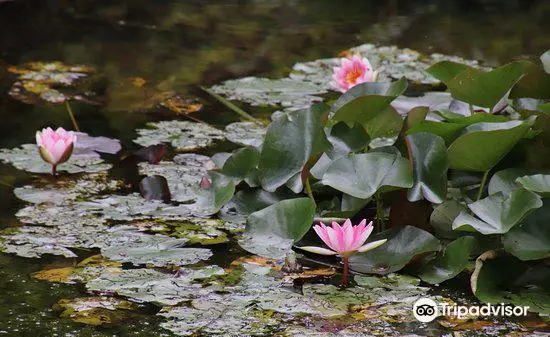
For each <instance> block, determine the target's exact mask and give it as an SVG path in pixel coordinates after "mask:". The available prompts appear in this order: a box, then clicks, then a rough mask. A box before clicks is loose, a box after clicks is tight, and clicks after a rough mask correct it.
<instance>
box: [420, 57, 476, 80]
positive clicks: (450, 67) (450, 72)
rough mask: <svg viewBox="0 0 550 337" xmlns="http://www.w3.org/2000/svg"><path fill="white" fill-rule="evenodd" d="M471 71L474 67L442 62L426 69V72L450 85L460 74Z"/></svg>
mask: <svg viewBox="0 0 550 337" xmlns="http://www.w3.org/2000/svg"><path fill="white" fill-rule="evenodd" d="M470 69H472V67H470V66H468V65H466V64H463V63H458V62H452V61H441V62H438V63H436V64H434V65H432V66H431V67H429V68H428V69H426V72H427V73H429V74H430V75H432V76H433V77H435V78H437V79H438V80H440V81H441V82H443V83H445V84H446V85H448V84H449V83H450V82H451V81H452V79H453V78H455V77H456V76H457V75H458V74H460V73H461V72H463V71H465V70H470Z"/></svg>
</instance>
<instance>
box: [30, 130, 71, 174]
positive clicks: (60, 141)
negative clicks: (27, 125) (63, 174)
mask: <svg viewBox="0 0 550 337" xmlns="http://www.w3.org/2000/svg"><path fill="white" fill-rule="evenodd" d="M75 143H76V135H75V134H74V132H72V131H66V130H65V129H63V128H61V127H60V128H58V129H57V130H55V131H54V130H52V128H45V129H43V130H42V131H37V132H36V144H37V145H38V149H39V151H40V157H42V159H43V160H44V161H45V162H47V163H50V164H52V175H53V176H55V175H56V168H57V165H59V164H61V163H64V162H66V161H67V160H69V158H70V157H71V154H72V153H73V148H74V144H75Z"/></svg>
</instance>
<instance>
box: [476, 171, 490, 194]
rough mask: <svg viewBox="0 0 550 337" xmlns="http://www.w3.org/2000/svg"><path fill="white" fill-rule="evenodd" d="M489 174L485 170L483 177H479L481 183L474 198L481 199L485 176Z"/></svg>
mask: <svg viewBox="0 0 550 337" xmlns="http://www.w3.org/2000/svg"><path fill="white" fill-rule="evenodd" d="M488 175H489V170H487V171H485V173H483V178H481V185H480V186H479V190H478V191H477V198H476V200H479V199H481V195H482V194H483V188H484V187H485V182H486V181H487V176H488Z"/></svg>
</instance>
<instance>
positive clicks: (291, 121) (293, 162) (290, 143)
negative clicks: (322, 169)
mask: <svg viewBox="0 0 550 337" xmlns="http://www.w3.org/2000/svg"><path fill="white" fill-rule="evenodd" d="M326 113H327V110H326V107H325V106H323V105H319V106H313V107H311V108H310V109H305V110H299V111H295V112H290V113H288V114H283V115H281V116H280V117H279V118H277V119H276V120H274V121H273V122H272V123H271V125H270V126H269V128H268V130H267V134H266V137H265V141H264V145H263V147H262V151H261V153H260V162H259V164H258V170H259V174H260V181H261V184H262V187H263V188H264V189H265V190H267V191H269V192H273V191H275V189H277V188H278V187H280V186H282V185H284V184H285V183H287V182H288V181H289V180H290V179H291V178H293V177H294V176H295V175H297V174H298V173H300V172H302V170H303V169H304V167H305V166H306V164H308V162H309V161H310V160H312V159H314V158H316V157H317V156H320V155H321V153H323V152H324V151H325V150H327V149H328V148H329V147H330V144H329V142H328V141H327V139H326V135H325V133H324V131H323V127H324V121H323V117H324V116H325V115H326ZM312 164H313V163H312ZM300 187H301V180H300ZM300 190H301V188H300Z"/></svg>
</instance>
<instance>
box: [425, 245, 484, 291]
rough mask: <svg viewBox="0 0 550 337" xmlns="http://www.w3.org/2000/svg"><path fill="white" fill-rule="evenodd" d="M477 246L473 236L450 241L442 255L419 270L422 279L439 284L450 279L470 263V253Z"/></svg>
mask: <svg viewBox="0 0 550 337" xmlns="http://www.w3.org/2000/svg"><path fill="white" fill-rule="evenodd" d="M475 248H476V240H475V238H474V237H473V236H463V237H461V238H458V239H456V240H454V241H453V242H451V243H449V244H448V245H447V247H445V249H444V250H443V252H442V253H441V254H440V256H438V257H436V258H435V259H434V260H432V261H429V262H428V263H427V264H425V265H423V266H422V267H421V268H420V270H418V271H417V273H416V275H418V276H419V277H420V278H421V279H422V281H424V282H428V283H431V284H438V283H441V282H443V281H446V280H449V279H451V278H453V277H455V276H456V275H458V274H459V273H460V272H461V271H463V270H464V269H465V268H466V267H467V266H468V265H469V263H470V254H472V253H473V252H474V249H475Z"/></svg>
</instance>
